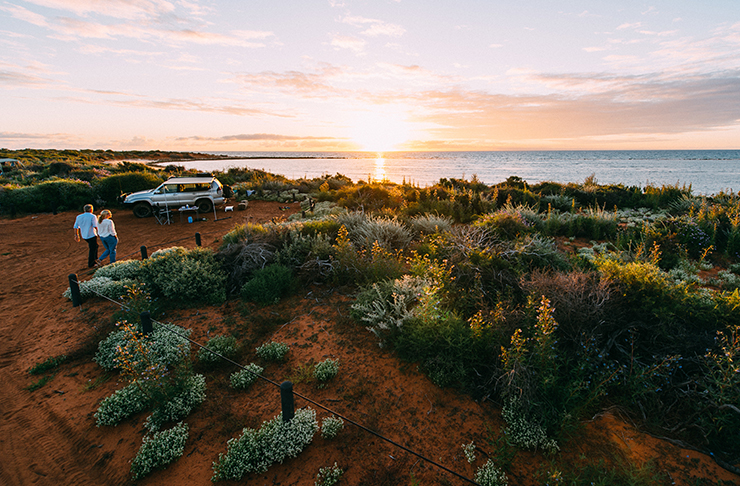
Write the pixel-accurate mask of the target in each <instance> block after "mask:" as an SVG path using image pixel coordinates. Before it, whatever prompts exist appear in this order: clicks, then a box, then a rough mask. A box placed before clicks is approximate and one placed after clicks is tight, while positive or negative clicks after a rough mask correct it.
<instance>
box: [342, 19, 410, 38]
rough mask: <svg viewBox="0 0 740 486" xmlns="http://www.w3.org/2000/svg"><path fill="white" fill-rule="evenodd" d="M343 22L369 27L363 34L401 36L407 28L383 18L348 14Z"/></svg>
mask: <svg viewBox="0 0 740 486" xmlns="http://www.w3.org/2000/svg"><path fill="white" fill-rule="evenodd" d="M341 21H342V23H345V24H349V25H352V26H354V27H360V28H365V27H366V26H367V28H366V29H365V30H364V31H362V34H364V35H367V36H370V37H375V36H379V35H387V36H389V37H401V36H402V35H403V34H405V33H406V29H404V28H403V27H402V26H400V25H398V24H390V23H387V22H384V21H382V20H377V19H369V18H366V17H357V16H351V15H348V16H346V17H343V18H342V20H341Z"/></svg>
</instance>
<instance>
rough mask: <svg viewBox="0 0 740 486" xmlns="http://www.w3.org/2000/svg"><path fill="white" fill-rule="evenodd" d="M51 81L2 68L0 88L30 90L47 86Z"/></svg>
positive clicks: (0, 69) (0, 71) (0, 68)
mask: <svg viewBox="0 0 740 486" xmlns="http://www.w3.org/2000/svg"><path fill="white" fill-rule="evenodd" d="M48 83H49V80H48V79H46V78H42V77H40V76H36V75H33V74H30V73H25V72H21V71H18V70H11V69H6V68H3V67H0V86H5V87H9V88H28V87H44V86H47V84H48Z"/></svg>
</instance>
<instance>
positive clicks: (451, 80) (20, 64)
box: [0, 0, 740, 151]
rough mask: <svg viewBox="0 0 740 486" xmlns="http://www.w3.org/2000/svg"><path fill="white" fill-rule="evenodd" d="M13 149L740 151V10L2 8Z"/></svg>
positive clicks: (115, 0) (441, 5) (605, 6)
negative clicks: (739, 149)
mask: <svg viewBox="0 0 740 486" xmlns="http://www.w3.org/2000/svg"><path fill="white" fill-rule="evenodd" d="M0 147H2V148H8V149H20V148H58V149H62V148H70V149H83V148H88V149H112V150H183V151H231V150H233V151H252V150H254V151H326V150H370V151H389V150H433V151H442V150H578V149H605V150H606V149H615V150H622V149H738V148H740V0H661V1H639V0H635V1H632V0H629V1H628V0H603V1H602V0H583V1H576V0H573V1H566V0H562V1H556V0H526V1H514V0H506V1H503V0H209V1H204V0H28V1H20V0H0Z"/></svg>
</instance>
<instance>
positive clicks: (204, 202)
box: [195, 199, 213, 213]
mask: <svg viewBox="0 0 740 486" xmlns="http://www.w3.org/2000/svg"><path fill="white" fill-rule="evenodd" d="M195 205H196V206H198V212H199V213H209V212H211V210H212V209H213V203H212V202H211V201H210V200H209V199H201V200H199V201H196V203H195Z"/></svg>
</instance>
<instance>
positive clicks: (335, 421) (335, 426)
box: [321, 415, 344, 439]
mask: <svg viewBox="0 0 740 486" xmlns="http://www.w3.org/2000/svg"><path fill="white" fill-rule="evenodd" d="M342 429H344V420H342V419H340V418H339V417H335V416H333V415H332V416H331V417H325V418H324V420H322V421H321V437H322V438H324V439H333V438H334V437H336V436H337V434H339V432H340V431H341V430H342Z"/></svg>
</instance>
